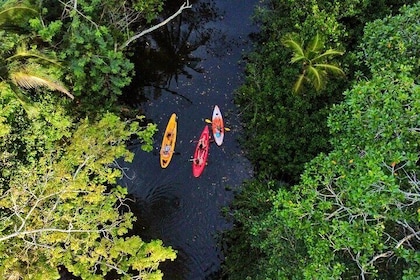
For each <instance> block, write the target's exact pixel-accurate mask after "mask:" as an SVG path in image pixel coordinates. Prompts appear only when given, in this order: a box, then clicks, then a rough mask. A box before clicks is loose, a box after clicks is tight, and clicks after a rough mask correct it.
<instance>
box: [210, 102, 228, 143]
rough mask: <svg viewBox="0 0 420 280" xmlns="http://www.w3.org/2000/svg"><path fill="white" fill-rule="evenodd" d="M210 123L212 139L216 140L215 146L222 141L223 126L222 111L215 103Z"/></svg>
mask: <svg viewBox="0 0 420 280" xmlns="http://www.w3.org/2000/svg"><path fill="white" fill-rule="evenodd" d="M211 123H212V125H211V129H212V133H213V137H214V141H215V142H216V144H217V146H220V145H222V143H223V136H224V132H225V126H224V122H223V117H222V113H221V112H220V109H219V106H217V105H216V106H214V109H213V116H212V120H211Z"/></svg>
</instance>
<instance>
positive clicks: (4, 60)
mask: <svg viewBox="0 0 420 280" xmlns="http://www.w3.org/2000/svg"><path fill="white" fill-rule="evenodd" d="M35 13H37V12H36V10H35V9H32V8H31V7H28V6H25V5H22V4H19V5H17V6H12V7H7V8H3V10H1V11H0V30H2V32H4V31H5V30H8V31H9V32H10V31H11V30H13V29H14V30H17V29H16V28H18V29H20V28H19V27H20V23H21V22H22V21H25V20H23V19H26V21H25V22H27V19H28V18H30V17H31V16H33V15H34V14H35ZM11 28H13V29H11ZM20 31H21V30H20ZM0 32H1V31H0ZM4 35H5V34H3V36H2V37H3V39H4V40H7V36H4ZM16 38H18V36H16ZM26 39H29V36H27V37H26ZM27 45H28V44H26V43H25V42H22V43H20V44H19V45H18V47H16V48H15V53H14V54H13V55H7V54H8V53H9V51H10V50H6V51H4V52H2V53H1V54H0V78H1V79H2V80H3V81H6V82H9V83H11V84H12V87H11V88H12V89H14V91H15V93H16V96H17V97H18V99H19V100H21V101H22V102H23V100H22V97H21V95H20V94H19V93H18V92H17V87H18V88H23V89H37V88H39V87H47V88H48V89H50V90H54V91H60V92H62V93H64V94H66V95H67V96H68V97H70V98H71V99H73V98H74V97H73V95H72V94H71V93H70V92H69V91H68V90H67V89H66V88H65V87H64V86H63V85H62V84H61V83H60V82H59V81H58V80H57V79H55V78H54V77H53V76H54V75H52V74H50V73H52V72H53V71H52V69H50V68H51V67H47V65H48V66H53V67H57V66H59V67H61V66H60V65H59V63H58V62H57V61H56V60H55V59H54V58H53V57H50V56H47V55H44V54H43V53H42V52H41V51H39V50H36V49H35V48H32V49H31V50H28V48H27Z"/></svg>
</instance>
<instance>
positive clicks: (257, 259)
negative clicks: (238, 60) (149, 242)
mask: <svg viewBox="0 0 420 280" xmlns="http://www.w3.org/2000/svg"><path fill="white" fill-rule="evenodd" d="M339 2H340V3H339ZM269 3H270V4H271V6H269V7H270V9H262V10H259V13H260V14H259V19H260V20H261V22H262V24H263V25H262V35H261V37H260V38H259V39H260V40H261V41H260V42H259V44H258V46H257V50H258V52H257V53H253V54H252V55H250V56H249V60H248V65H247V78H246V83H245V85H244V86H243V87H241V88H240V89H239V90H238V92H237V94H236V98H237V99H236V101H237V103H238V104H239V105H240V109H241V116H242V117H243V121H244V125H245V141H244V144H245V148H246V150H247V152H248V155H249V157H250V159H251V160H252V161H253V162H254V163H255V164H256V166H257V174H258V175H260V177H258V180H256V181H254V182H253V183H252V185H253V187H252V188H250V187H249V185H248V184H247V185H245V186H244V188H243V194H244V195H242V194H240V195H237V196H236V198H235V202H234V205H235V207H234V208H233V215H234V218H235V225H236V228H235V229H234V230H233V232H230V233H229V235H228V236H229V237H232V239H228V242H230V244H232V247H230V248H229V249H228V252H227V254H226V267H225V271H226V272H227V274H228V279H351V278H361V279H371V278H372V279H416V278H418V275H419V274H420V265H419V264H420V262H419V261H420V255H419V251H418V248H419V246H420V244H419V238H420V233H419V227H418V224H419V221H420V215H419V208H420V202H419V200H418V197H419V181H418V177H419V174H420V169H419V168H420V167H419V162H420V158H419V157H420V156H419V153H418V151H419V143H420V135H419V127H420V122H419V120H420V116H419V112H420V103H419V101H418V100H420V99H419V98H420V87H419V85H418V71H419V69H418V60H416V58H414V57H415V55H414V54H415V53H416V50H417V49H418V44H417V45H416V42H417V38H418V34H417V33H418V27H417V25H418V24H417V25H416V21H417V19H418V18H419V17H418V4H416V5H414V6H413V7H406V8H404V9H402V10H401V11H402V14H401V15H397V16H393V17H387V18H386V19H384V20H381V21H376V22H374V23H371V24H369V25H368V26H367V27H366V29H365V30H366V34H365V35H364V37H362V35H363V34H362V33H361V32H362V30H363V27H364V25H365V23H367V22H368V21H369V20H371V19H376V18H377V17H379V16H387V15H389V14H391V12H392V13H393V12H396V10H397V8H398V7H399V6H401V5H402V3H401V2H400V1H379V3H378V2H377V1H315V0H314V1H303V2H302V1H270V2H269ZM373 6H375V9H372V7H373ZM391 6H392V7H391ZM326 11H329V12H326ZM367 11H369V12H367ZM315 15H317V16H315ZM324 22H325V23H324ZM322 24H324V25H325V26H324V27H323V26H322ZM406 24H407V30H409V31H408V32H407V33H404V32H403V31H401V30H404V29H405V25H406ZM350 26H351V27H352V28H353V29H351V30H350V29H349V28H348V27H350ZM397 26H399V28H398V29H397ZM381 29H383V30H381ZM320 30H322V31H323V32H322V33H323V34H325V35H326V38H327V40H326V44H328V45H329V46H331V47H332V48H339V49H341V48H345V49H346V50H347V52H346V54H345V55H344V56H343V65H345V69H346V73H349V75H348V77H349V78H350V79H351V78H352V77H353V76H354V73H355V72H357V71H358V67H359V66H360V65H363V64H364V63H365V65H366V66H367V67H369V68H370V69H369V70H370V71H371V73H370V72H367V71H366V72H365V73H364V74H365V75H368V76H370V74H372V78H371V79H369V80H363V81H351V80H350V81H351V82H352V83H354V85H353V86H352V88H351V89H350V90H346V91H344V92H345V95H344V101H342V102H341V103H339V102H337V101H338V100H339V98H338V97H337V96H338V95H340V94H341V92H342V91H343V87H339V86H338V85H337V84H336V81H332V82H331V83H329V84H328V85H327V89H326V90H325V92H324V91H322V92H320V93H316V92H312V91H309V92H306V95H291V94H290V92H286V91H285V90H284V89H285V88H289V89H290V88H291V87H288V86H287V85H288V84H287V82H288V80H290V79H293V77H296V76H297V74H298V72H297V71H296V70H295V69H290V67H288V66H287V65H286V64H285V61H289V60H290V56H289V57H288V56H287V55H286V54H285V53H284V52H283V51H281V48H280V47H281V46H280V44H279V41H280V38H282V37H283V36H284V34H288V33H291V32H297V33H299V34H300V35H301V36H302V39H303V40H304V39H308V38H311V37H313V36H314V35H315V34H316V32H319V31H320ZM390 36H395V38H397V39H396V41H395V43H396V42H398V44H395V43H392V44H391V45H388V44H387V40H388V39H389V38H390ZM387 37H388V39H387ZM393 38H394V37H392V38H391V40H390V41H392V42H394V41H393V40H394V39H393ZM303 40H302V41H303ZM362 40H363V41H362ZM358 45H361V47H362V48H363V50H362V51H363V56H356V55H355V50H356V47H357V46H358ZM293 46H294V53H295V56H294V58H293V59H294V61H301V58H302V57H303V54H304V50H305V49H304V48H302V47H300V48H299V46H302V44H301V42H299V44H294V45H293ZM393 46H398V47H396V48H394V47H393ZM299 49H300V50H299ZM403 49H405V50H407V51H405V52H402V51H401V50H403ZM411 50H413V52H411ZM417 53H418V52H417ZM357 58H359V59H361V60H362V61H360V62H358V63H357V64H354V63H355V62H356V61H355V60H356V59H357ZM365 70H366V69H365ZM324 93H325V94H326V95H324ZM322 103H323V104H324V106H321V104H322ZM334 103H338V105H332V104H334ZM321 112H322V114H320V113H321ZM309 116H311V118H310V117H309ZM315 116H317V117H318V118H314V117H315ZM297 124H299V125H301V126H300V127H299V126H298V125H297ZM326 125H328V131H329V133H330V134H331V136H328V131H327V128H326ZM304 128H309V129H308V130H306V129H304ZM305 132H306V133H305ZM318 133H319V138H318V139H322V140H323V141H324V142H323V143H324V146H321V145H319V143H320V142H315V141H314V137H316V136H318ZM331 137H332V138H331ZM308 139H309V140H308ZM327 141H329V143H330V145H331V146H328V144H326V143H327ZM310 143H313V144H315V143H317V145H314V146H312V145H310ZM311 147H314V149H313V150H311ZM308 148H309V149H308ZM328 148H330V149H331V150H330V151H329V152H328ZM308 150H309V151H311V152H309V153H307V152H306V151H308ZM323 150H324V153H320V152H321V151H323ZM302 154H303V156H307V157H306V162H307V163H306V165H305V166H306V167H305V168H303V164H304V163H305V160H303V159H302V158H300V159H299V160H296V157H295V156H296V155H302ZM313 155H318V156H316V157H315V158H314V159H313V160H312V161H309V162H308V159H310V158H311V157H312V156H313ZM291 159H293V160H294V161H293V162H291ZM291 163H293V165H292V164H291ZM287 164H289V165H287ZM303 169H304V172H303V174H302V175H301V176H300V181H298V177H299V173H300V171H301V170H303ZM285 173H286V174H289V175H290V174H294V176H293V177H292V178H294V182H299V183H295V186H294V187H291V188H290V187H283V188H281V189H279V190H278V191H276V192H275V194H274V195H273V191H272V190H273V189H274V190H275V189H276V187H273V183H271V181H268V182H267V181H266V180H262V179H261V177H263V178H264V179H265V178H267V177H268V178H274V179H280V178H287V179H290V178H288V177H282V176H284V174H285ZM252 190H262V192H261V193H260V192H258V191H255V193H253V191H252ZM258 197H264V198H266V200H267V201H266V202H265V203H264V202H261V201H260V202H257V201H259V199H258ZM250 200H251V201H252V200H253V201H252V202H250ZM259 207H260V209H261V211H260V212H258V215H249V213H253V211H255V209H259ZM241 256H247V258H246V259H245V258H241ZM249 258H250V259H249Z"/></svg>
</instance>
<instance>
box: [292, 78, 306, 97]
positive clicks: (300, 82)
mask: <svg viewBox="0 0 420 280" xmlns="http://www.w3.org/2000/svg"><path fill="white" fill-rule="evenodd" d="M305 79H306V77H305V75H304V74H300V75H299V77H298V79H297V80H296V82H295V84H294V85H293V93H298V92H300V91H301V90H302V87H303V82H304V81H305Z"/></svg>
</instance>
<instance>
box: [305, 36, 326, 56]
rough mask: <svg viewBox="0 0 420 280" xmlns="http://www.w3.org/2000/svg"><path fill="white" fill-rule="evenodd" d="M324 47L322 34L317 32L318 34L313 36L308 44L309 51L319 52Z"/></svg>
mask: <svg viewBox="0 0 420 280" xmlns="http://www.w3.org/2000/svg"><path fill="white" fill-rule="evenodd" d="M323 48H324V39H323V38H322V36H321V35H319V33H318V32H317V33H316V35H315V36H314V37H313V38H312V40H311V41H310V42H309V44H308V48H307V50H308V52H311V53H317V52H319V51H320V50H322V49H323Z"/></svg>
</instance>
